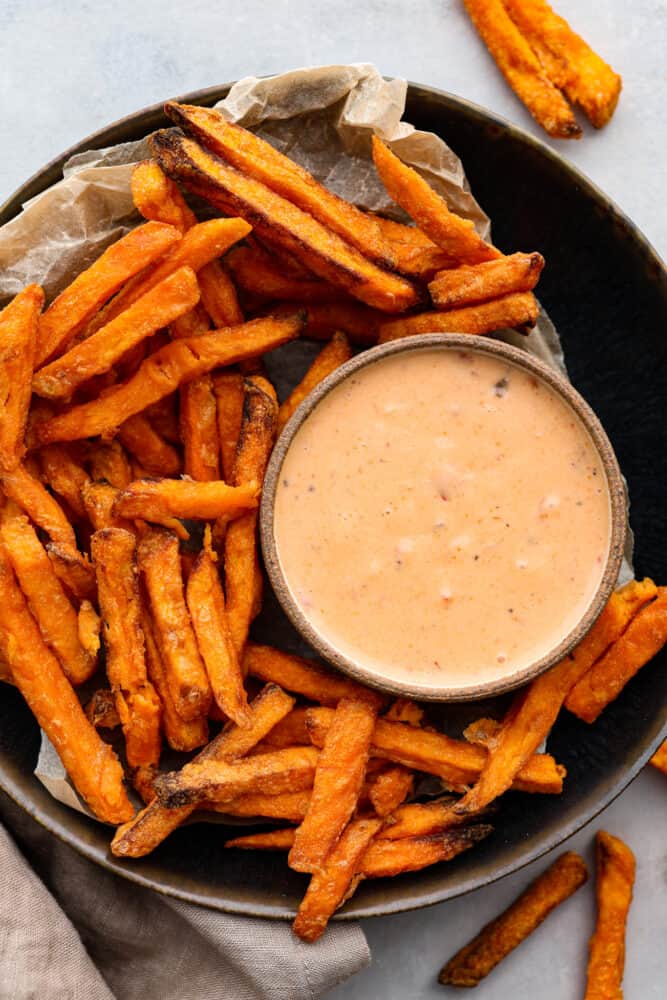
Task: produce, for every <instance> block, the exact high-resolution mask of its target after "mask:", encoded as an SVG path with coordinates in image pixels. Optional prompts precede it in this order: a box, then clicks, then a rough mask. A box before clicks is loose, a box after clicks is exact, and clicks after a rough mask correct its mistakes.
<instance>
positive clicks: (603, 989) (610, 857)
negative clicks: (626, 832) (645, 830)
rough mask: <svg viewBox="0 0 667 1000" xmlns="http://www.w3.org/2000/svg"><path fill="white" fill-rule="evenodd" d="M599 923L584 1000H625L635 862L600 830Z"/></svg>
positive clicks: (620, 843)
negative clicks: (628, 924) (629, 913)
mask: <svg viewBox="0 0 667 1000" xmlns="http://www.w3.org/2000/svg"><path fill="white" fill-rule="evenodd" d="M595 847H596V861H597V864H596V868H597V881H596V885H595V895H596V898H597V904H598V916H597V923H596V925H595V930H594V932H593V936H592V937H591V940H590V942H589V946H588V947H589V958H588V974H587V980H586V994H585V997H584V1000H610V998H613V1000H621V998H622V996H623V989H622V982H623V968H624V966H625V925H626V922H627V919H628V910H629V909H630V903H631V902H632V889H633V885H634V881H635V859H634V855H633V853H632V851H631V850H630V848H629V847H628V846H627V844H624V843H623V841H622V840H619V838H618V837H613V836H612V835H611V834H610V833H606V831H604V830H599V831H598V834H597V836H596V838H595Z"/></svg>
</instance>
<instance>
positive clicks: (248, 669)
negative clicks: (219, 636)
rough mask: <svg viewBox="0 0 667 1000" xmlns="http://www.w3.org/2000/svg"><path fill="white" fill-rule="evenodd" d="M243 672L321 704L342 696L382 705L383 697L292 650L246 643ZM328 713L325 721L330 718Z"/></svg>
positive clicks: (335, 700)
mask: <svg viewBox="0 0 667 1000" xmlns="http://www.w3.org/2000/svg"><path fill="white" fill-rule="evenodd" d="M243 670H244V673H245V674H246V675H247V674H250V675H251V676H252V677H258V678H259V680H262V681H266V682H272V683H274V684H280V686H281V687H284V688H286V690H287V691H292V692H293V693H294V694H300V695H303V697H304V698H309V699H310V700H311V701H317V702H320V704H322V705H337V704H338V702H339V701H340V699H341V698H366V699H369V698H370V699H371V700H372V701H373V702H375V703H377V704H378V706H380V705H382V703H383V701H384V699H383V698H382V696H381V695H379V694H377V693H376V692H374V691H369V689H368V688H365V687H363V686H362V685H361V684H358V683H357V682H356V681H353V680H350V679H349V678H347V677H344V676H343V675H342V674H339V673H337V672H335V671H333V670H328V669H327V668H326V667H323V666H321V665H320V664H319V663H315V661H314V660H306V659H304V658H303V657H301V656H295V655H294V654H293V653H284V652H282V651H281V650H279V649H274V648H273V646H260V645H258V644H257V643H254V642H249V643H247V644H246V647H245V651H244V655H243ZM330 717H331V715H330V713H329V714H327V716H326V720H327V723H328V721H329V720H330Z"/></svg>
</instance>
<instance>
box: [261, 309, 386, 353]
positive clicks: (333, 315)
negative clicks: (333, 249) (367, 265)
mask: <svg viewBox="0 0 667 1000" xmlns="http://www.w3.org/2000/svg"><path fill="white" fill-rule="evenodd" d="M296 308H298V306H297V305H296V304H295V303H294V302H292V303H288V302H286V303H283V304H282V305H280V306H276V307H275V308H274V309H272V310H271V315H272V316H276V317H281V316H287V315H290V313H293V312H294V310H295V309H296ZM305 317H306V325H305V327H304V329H303V333H302V336H303V337H307V338H309V339H310V340H331V338H332V337H333V335H334V333H336V332H337V331H342V332H343V333H345V334H347V338H348V340H349V341H350V342H351V343H352V344H355V345H357V346H359V347H373V345H374V344H376V343H377V339H378V337H379V335H380V327H381V325H382V324H383V323H384V322H385V321H386V319H387V317H386V315H385V313H382V312H380V311H379V310H378V309H371V308H370V307H369V306H363V305H361V303H359V302H346V301H339V302H327V303H323V304H321V305H309V306H306V307H305Z"/></svg>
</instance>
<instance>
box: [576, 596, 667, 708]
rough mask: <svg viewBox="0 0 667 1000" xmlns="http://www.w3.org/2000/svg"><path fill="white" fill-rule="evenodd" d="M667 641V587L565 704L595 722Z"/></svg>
mask: <svg viewBox="0 0 667 1000" xmlns="http://www.w3.org/2000/svg"><path fill="white" fill-rule="evenodd" d="M666 642H667V587H658V596H657V597H656V599H655V600H654V601H653V602H652V603H651V604H649V605H647V606H646V607H644V608H643V609H642V610H641V611H640V612H639V614H637V615H636V616H635V617H634V618H633V620H632V621H631V622H630V624H629V625H628V627H627V629H626V630H625V632H624V633H623V634H622V635H621V636H620V638H618V639H616V641H615V642H614V644H613V646H612V647H611V649H610V650H609V651H608V652H607V653H605V655H604V656H603V657H602V658H601V659H599V660H598V661H597V662H596V663H594V664H593V666H592V667H591V668H590V670H588V671H587V672H586V673H585V674H584V676H583V677H582V678H581V680H579V681H578V683H577V684H575V686H574V687H573V688H572V689H571V691H570V693H569V694H568V696H567V698H566V699H565V707H566V708H567V709H568V710H569V711H570V712H574V714H575V715H577V716H578V717H579V718H580V719H583V720H584V722H595V720H596V719H597V717H598V715H599V714H600V712H602V711H603V709H605V708H606V707H607V705H609V704H610V703H611V702H612V701H614V699H615V698H617V697H618V695H619V694H620V693H621V691H622V690H623V688H624V687H625V685H626V684H627V683H628V681H629V680H630V679H631V678H632V677H634V675H635V674H636V673H637V671H638V670H640V669H641V667H643V666H644V665H645V664H646V663H648V662H649V660H652V659H653V657H654V656H656V654H657V653H659V652H660V650H661V649H662V647H663V646H664V645H665V643H666Z"/></svg>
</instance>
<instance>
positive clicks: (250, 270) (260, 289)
mask: <svg viewBox="0 0 667 1000" xmlns="http://www.w3.org/2000/svg"><path fill="white" fill-rule="evenodd" d="M226 263H227V266H228V267H229V268H230V270H231V272H232V274H233V275H234V279H235V281H236V284H237V285H238V286H239V288H242V289H243V290H244V291H246V292H252V293H253V294H254V295H260V296H262V297H263V298H265V299H287V300H288V301H294V302H304V303H305V302H331V301H332V299H336V298H339V297H340V292H339V291H338V289H337V288H332V286H331V285H327V284H326V283H325V282H324V281H318V280H317V279H315V278H294V277H292V276H291V275H289V274H285V273H284V272H283V271H281V270H280V268H279V267H277V266H276V265H275V264H274V263H273V261H272V260H271V258H270V257H269V255H268V253H264V252H263V251H260V250H258V249H255V248H251V247H236V248H235V249H234V250H233V251H232V252H231V253H230V254H229V256H228V258H227V261H226Z"/></svg>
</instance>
